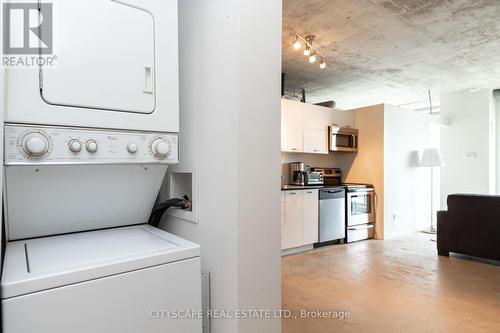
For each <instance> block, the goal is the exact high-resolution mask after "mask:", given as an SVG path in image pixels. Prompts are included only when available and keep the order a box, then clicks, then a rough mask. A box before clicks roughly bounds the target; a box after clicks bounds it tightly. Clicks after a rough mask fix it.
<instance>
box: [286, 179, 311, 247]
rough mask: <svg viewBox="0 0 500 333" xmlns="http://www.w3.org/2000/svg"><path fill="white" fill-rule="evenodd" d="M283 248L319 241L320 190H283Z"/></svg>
mask: <svg viewBox="0 0 500 333" xmlns="http://www.w3.org/2000/svg"><path fill="white" fill-rule="evenodd" d="M281 195H282V214H281V249H282V250H285V249H290V248H294V247H300V246H304V245H310V244H313V243H316V242H318V225H319V215H318V208H319V197H318V190H314V189H312V190H297V191H282V194H281Z"/></svg>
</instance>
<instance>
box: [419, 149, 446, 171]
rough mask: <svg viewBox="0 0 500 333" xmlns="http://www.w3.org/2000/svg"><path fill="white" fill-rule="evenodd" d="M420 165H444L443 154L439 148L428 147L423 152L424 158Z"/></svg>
mask: <svg viewBox="0 0 500 333" xmlns="http://www.w3.org/2000/svg"><path fill="white" fill-rule="evenodd" d="M420 166H423V167H433V166H444V161H443V156H441V152H440V151H439V148H427V149H426V150H424V153H423V154H422V160H421V161H420Z"/></svg>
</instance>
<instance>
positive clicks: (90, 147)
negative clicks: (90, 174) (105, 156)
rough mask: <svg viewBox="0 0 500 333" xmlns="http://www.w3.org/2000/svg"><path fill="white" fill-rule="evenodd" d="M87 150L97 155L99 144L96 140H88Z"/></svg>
mask: <svg viewBox="0 0 500 333" xmlns="http://www.w3.org/2000/svg"><path fill="white" fill-rule="evenodd" d="M86 148H87V151H88V152H89V153H95V152H96V151H97V142H96V141H95V140H87V143H86Z"/></svg>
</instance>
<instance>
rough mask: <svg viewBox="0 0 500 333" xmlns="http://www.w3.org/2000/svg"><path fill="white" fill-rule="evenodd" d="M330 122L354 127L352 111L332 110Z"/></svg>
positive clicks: (340, 125)
mask: <svg viewBox="0 0 500 333" xmlns="http://www.w3.org/2000/svg"><path fill="white" fill-rule="evenodd" d="M330 124H336V125H337V126H339V127H351V128H354V112H353V111H338V110H334V111H333V112H332V114H331V120H330Z"/></svg>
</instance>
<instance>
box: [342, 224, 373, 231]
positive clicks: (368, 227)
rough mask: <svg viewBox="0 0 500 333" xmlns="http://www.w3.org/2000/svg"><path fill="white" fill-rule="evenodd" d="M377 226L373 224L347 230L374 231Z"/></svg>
mask: <svg viewBox="0 0 500 333" xmlns="http://www.w3.org/2000/svg"><path fill="white" fill-rule="evenodd" d="M374 227H375V226H374V225H373V224H368V225H363V226H356V227H349V228H347V230H365V229H373V228H374Z"/></svg>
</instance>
